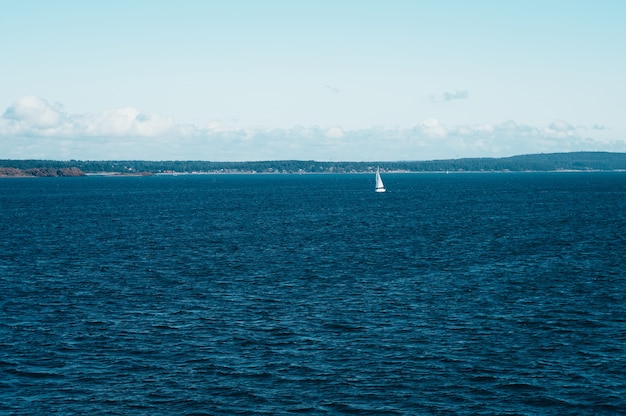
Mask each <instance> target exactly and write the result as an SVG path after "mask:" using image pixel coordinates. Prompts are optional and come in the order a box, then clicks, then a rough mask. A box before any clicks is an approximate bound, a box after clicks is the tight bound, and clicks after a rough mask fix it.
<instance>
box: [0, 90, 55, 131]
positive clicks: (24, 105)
mask: <svg viewBox="0 0 626 416" xmlns="http://www.w3.org/2000/svg"><path fill="white" fill-rule="evenodd" d="M63 117H64V115H63V112H62V107H61V105H60V104H55V105H54V106H53V105H50V104H48V102H47V101H46V100H42V99H41V98H38V97H34V96H26V97H22V98H20V99H18V100H16V101H15V102H14V103H13V105H11V106H10V107H9V108H7V110H6V111H5V112H4V114H3V116H2V118H4V119H6V120H10V121H11V122H13V123H14V124H17V125H18V126H19V125H23V126H24V127H28V128H32V129H48V128H53V127H56V126H57V125H58V124H59V123H60V122H61V121H62V119H63Z"/></svg>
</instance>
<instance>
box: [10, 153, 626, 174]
mask: <svg viewBox="0 0 626 416" xmlns="http://www.w3.org/2000/svg"><path fill="white" fill-rule="evenodd" d="M377 166H380V168H381V170H383V171H386V172H507V171H510V172H525V171H528V172H532V171H535V172H548V171H626V153H613V152H569V153H541V154H530V155H519V156H511V157H501V158H463V159H445V160H431V161H398V162H318V161H313V160H273V161H257V162H210V161H141V160H124V161H113V160H109V161H81V160H68V161H57V160H0V176H1V177H40V176H84V175H155V174H190V173H207V174H208V173H365V172H372V171H373V170H375V169H376V167H377Z"/></svg>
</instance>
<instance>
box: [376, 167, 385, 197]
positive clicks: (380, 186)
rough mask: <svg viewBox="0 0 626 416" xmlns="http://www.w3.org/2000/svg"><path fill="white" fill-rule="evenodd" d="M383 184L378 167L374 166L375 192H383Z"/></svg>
mask: <svg viewBox="0 0 626 416" xmlns="http://www.w3.org/2000/svg"><path fill="white" fill-rule="evenodd" d="M385 191H386V189H385V185H384V184H383V180H382V178H381V177H380V168H376V192H385Z"/></svg>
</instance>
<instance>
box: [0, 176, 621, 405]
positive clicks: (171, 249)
mask: <svg viewBox="0 0 626 416" xmlns="http://www.w3.org/2000/svg"><path fill="white" fill-rule="evenodd" d="M384 179H385V183H386V185H387V188H388V190H389V191H388V192H387V193H386V194H376V193H374V191H373V187H374V184H373V175H206V176H191V175H190V176H178V177H167V176H157V177H118V178H110V177H86V178H40V179H6V180H0V214H1V216H0V413H6V414H29V415H30V414H86V413H94V414H120V415H121V414H124V415H126V414H138V415H154V414H177V415H184V414H189V415H192V414H194V415H199V414H208V415H214V414H225V415H226V414H250V415H254V414H268V415H277V414H292V413H300V414H372V415H385V414H389V415H404V414H450V413H452V414H467V415H470V414H472V415H473V414H528V415H531V414H533V415H534V414H553V415H561V414H619V413H621V412H623V411H624V409H626V321H625V320H626V272H625V270H624V259H626V241H625V240H626V238H625V237H624V235H625V234H624V233H625V231H626V174H625V173H585V174H577V173H549V174H548V173H543V174H540V173H526V174H514V173H509V174H450V175H439V174H404V175H401V174H387V175H385V176H384Z"/></svg>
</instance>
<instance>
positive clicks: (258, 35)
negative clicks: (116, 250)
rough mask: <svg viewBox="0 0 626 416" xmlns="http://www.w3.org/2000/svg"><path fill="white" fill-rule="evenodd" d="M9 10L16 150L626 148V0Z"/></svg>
mask: <svg viewBox="0 0 626 416" xmlns="http://www.w3.org/2000/svg"><path fill="white" fill-rule="evenodd" d="M0 9H1V10H2V13H0V54H1V55H0V56H2V59H1V61H0V114H1V116H0V159H3V158H12V159H24V158H52V159H71V158H74V159H111V158H115V159H205V160H248V159H254V160H258V159H318V160H400V159H411V160H425V159H436V158H455V157H466V156H508V155H513V154H520V153H535V152H552V151H573V150H609V151H626V120H625V119H626V117H624V115H623V113H624V109H625V108H626V105H625V104H626V100H625V97H626V82H625V80H624V75H623V74H624V73H626V47H625V46H624V45H625V44H626V24H624V22H626V2H623V1H602V0H600V1H595V2H591V1H575V0H570V1H556V0H553V1H546V0H544V1H515V2H514V1H438V2H435V1H417V0H414V1H397V0H396V1H394V0H390V1H364V0H361V1H340V0H335V1H323V0H318V1H306V2H305V1H277V0H265V1H237V0H233V1H188V0H187V1H186V0H180V1H158V0H151V1H128V0H127V1H118V0H107V1H70V0H56V1H54V2H51V1H37V0H21V1H19V2H14V1H5V0H0Z"/></svg>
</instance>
